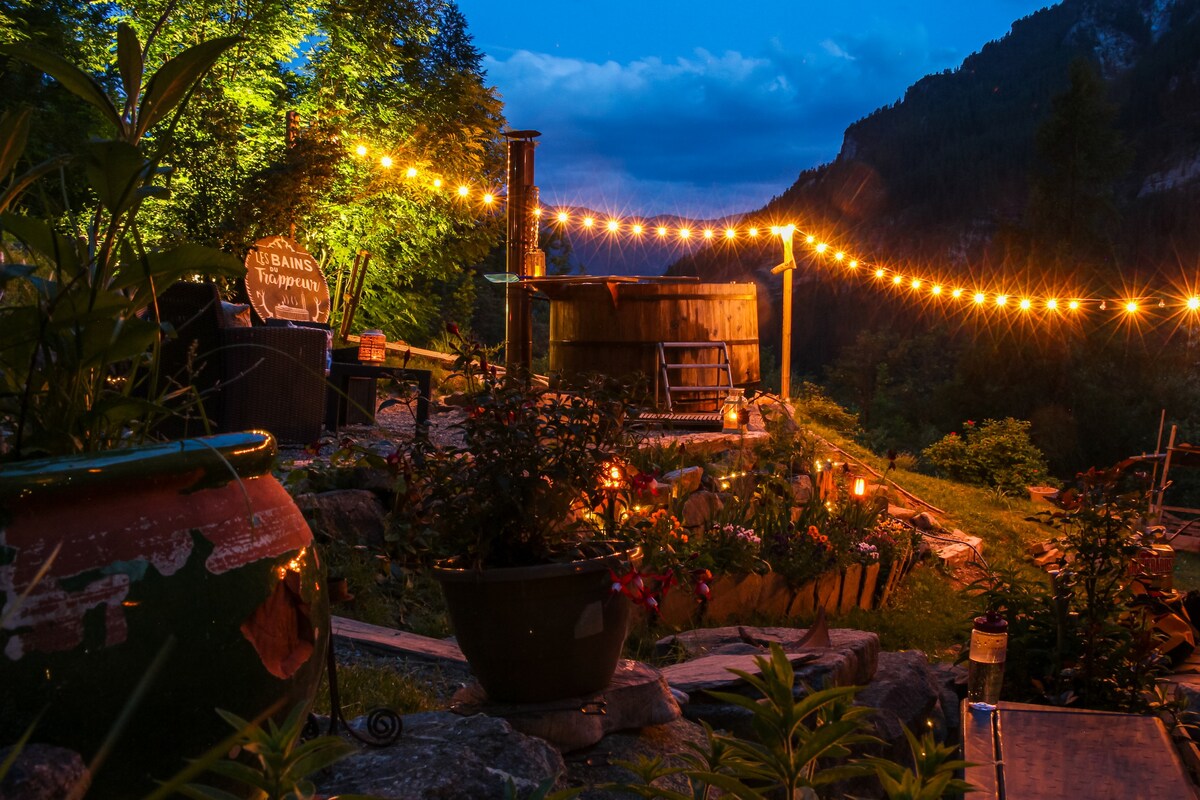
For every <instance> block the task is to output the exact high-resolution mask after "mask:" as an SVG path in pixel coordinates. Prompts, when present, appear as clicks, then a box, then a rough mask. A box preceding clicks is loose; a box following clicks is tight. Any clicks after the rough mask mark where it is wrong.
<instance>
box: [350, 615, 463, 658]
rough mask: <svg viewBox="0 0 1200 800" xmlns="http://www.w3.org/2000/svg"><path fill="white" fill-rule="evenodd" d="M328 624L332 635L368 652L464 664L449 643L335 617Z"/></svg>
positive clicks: (452, 645)
mask: <svg viewBox="0 0 1200 800" xmlns="http://www.w3.org/2000/svg"><path fill="white" fill-rule="evenodd" d="M332 621H333V626H332V627H333V635H334V636H336V637H338V638H341V639H348V640H349V641H351V642H354V643H355V644H358V645H362V646H363V647H366V648H368V649H371V650H379V651H382V652H385V653H389V654H401V655H405V656H411V657H413V658H420V659H423V660H427V661H452V662H454V663H457V664H465V663H467V659H466V658H465V657H464V656H463V654H462V650H460V649H459V648H458V645H456V644H454V643H453V642H447V641H445V640H442V639H431V638H429V637H428V636H418V635H417V634H415V633H408V632H407V631H398V630H395V629H394V628H385V627H383V626H381V625H370V624H368V623H366V622H359V621H358V620H356V619H347V618H346V617H339V616H336V615H335V616H333V617H332Z"/></svg>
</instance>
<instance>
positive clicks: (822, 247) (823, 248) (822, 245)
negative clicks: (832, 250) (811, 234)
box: [817, 242, 829, 253]
mask: <svg viewBox="0 0 1200 800" xmlns="http://www.w3.org/2000/svg"><path fill="white" fill-rule="evenodd" d="M828 249H829V245H827V244H825V243H824V242H821V243H820V244H818V245H817V252H818V253H824V252H825V251H826V250H828Z"/></svg>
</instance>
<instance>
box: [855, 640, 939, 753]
mask: <svg viewBox="0 0 1200 800" xmlns="http://www.w3.org/2000/svg"><path fill="white" fill-rule="evenodd" d="M940 699H941V689H940V687H939V686H938V685H937V683H936V681H935V680H934V678H933V675H932V673H931V672H930V669H929V660H928V659H927V658H926V657H925V654H924V653H922V652H921V651H920V650H904V651H901V652H899V653H880V654H879V660H878V667H877V668H876V670H875V679H874V680H873V681H871V682H870V683H869V684H867V685H866V686H865V687H864V688H863V690H862V691H861V692H859V693H858V700H857V702H858V703H859V705H864V706H871V707H872V708H874V709H876V713H875V714H874V716H873V718H872V722H874V724H875V730H876V733H877V735H878V736H879V738H881V739H883V740H884V741H885V742H887V745H888V746H887V748H886V749H885V750H884V752H883V753H882V754H883V755H885V756H887V757H888V758H892V759H896V760H905V759H906V757H907V755H908V742H907V740H906V739H905V738H904V727H905V726H907V727H908V729H909V730H911V731H912V732H913V733H914V734H916V735H917V736H920V735H921V734H922V733H924V732H925V731H926V730H927V729H928V728H929V727H944V726H945V720H944V719H940V718H939V717H940V713H939V712H940V710H941V709H940V706H939V702H938V701H939V700H940Z"/></svg>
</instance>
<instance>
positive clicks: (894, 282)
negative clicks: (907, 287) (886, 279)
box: [892, 275, 904, 286]
mask: <svg viewBox="0 0 1200 800" xmlns="http://www.w3.org/2000/svg"><path fill="white" fill-rule="evenodd" d="M902 283H904V278H902V277H900V276H899V275H896V276H894V277H893V278H892V285H893V286H899V285H900V284H902Z"/></svg>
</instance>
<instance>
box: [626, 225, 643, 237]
mask: <svg viewBox="0 0 1200 800" xmlns="http://www.w3.org/2000/svg"><path fill="white" fill-rule="evenodd" d="M629 231H630V232H631V233H632V234H634V235H635V236H640V235H641V234H642V226H641V225H634V226H633V227H631V228H630V229H629Z"/></svg>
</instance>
